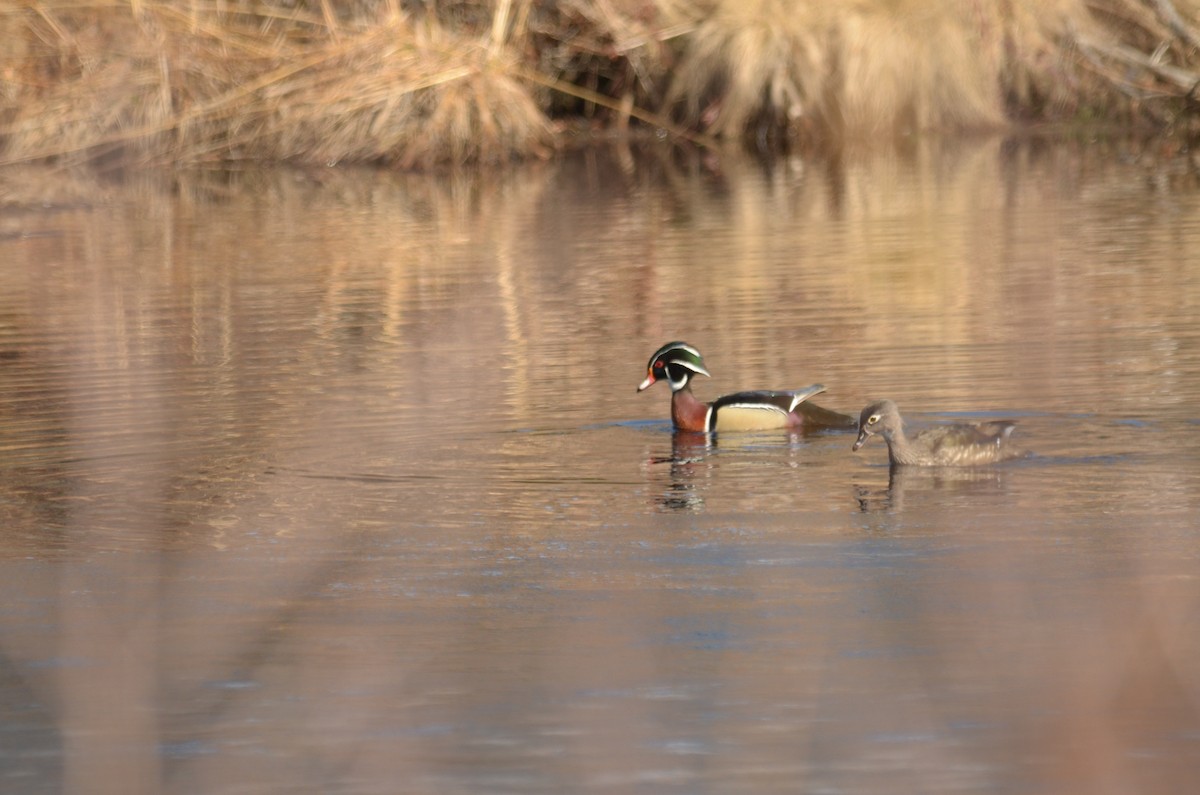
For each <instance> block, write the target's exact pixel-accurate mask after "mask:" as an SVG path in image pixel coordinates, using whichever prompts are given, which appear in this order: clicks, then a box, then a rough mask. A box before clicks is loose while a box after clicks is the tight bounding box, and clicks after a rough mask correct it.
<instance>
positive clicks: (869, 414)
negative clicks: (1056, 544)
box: [851, 400, 1028, 467]
mask: <svg viewBox="0 0 1200 795" xmlns="http://www.w3.org/2000/svg"><path fill="white" fill-rule="evenodd" d="M1015 427H1016V423H1013V422H1011V421H1009V420H997V421H993V422H980V423H959V424H957V425H942V426H939V427H937V428H930V429H928V430H925V431H921V432H920V433H916V434H914V435H913V436H912V438H911V439H910V438H909V437H908V436H906V435H905V434H904V420H903V419H902V418H901V417H900V409H898V408H896V404H895V403H893V402H892V401H890V400H881V401H879V402H878V403H872V404H871V405H869V406H867V407H866V408H865V409H863V410H862V414H860V415H859V418H858V439H857V440H856V441H855V442H854V446H853V447H852V448H851V449H853V450H855V451H857V450H858V448H860V447H862V446H863V445H864V444H866V442H867V439H868V438H869V437H871V436H874V435H875V434H879V435H880V436H882V437H883V440H884V441H885V442H887V446H888V458H889V459H890V460H891V462H892V466H922V467H938V466H944V467H969V466H981V465H984V464H995V463H997V462H999V461H1007V460H1009V459H1012V458H1023V457H1024V456H1026V455H1028V453H1027V452H1025V451H1024V450H1021V449H1020V448H1017V447H1014V446H1013V445H1012V444H1010V443H1009V440H1008V437H1009V436H1010V435H1011V434H1012V432H1013V428H1015Z"/></svg>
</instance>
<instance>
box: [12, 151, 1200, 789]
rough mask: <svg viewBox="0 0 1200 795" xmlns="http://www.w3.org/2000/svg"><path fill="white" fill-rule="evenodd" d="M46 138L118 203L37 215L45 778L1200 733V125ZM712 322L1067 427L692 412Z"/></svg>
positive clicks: (384, 770) (1147, 763)
mask: <svg viewBox="0 0 1200 795" xmlns="http://www.w3.org/2000/svg"><path fill="white" fill-rule="evenodd" d="M19 177H20V179H22V180H26V179H28V176H27V175H19ZM16 178H17V176H13V175H10V176H9V179H16ZM38 179H46V180H52V179H55V180H62V181H63V182H64V185H63V187H62V188H61V190H62V191H63V193H64V194H65V195H68V196H71V197H72V198H71V200H70V201H62V202H60V203H57V204H51V206H49V207H44V208H39V209H37V210H36V211H31V210H28V209H23V208H22V209H16V208H11V207H10V208H9V209H6V210H4V211H3V212H0V263H2V264H0V453H2V455H0V471H2V478H0V517H2V519H3V522H2V526H3V531H2V532H0V570H2V571H0V738H2V739H0V786H2V787H3V788H4V789H5V790H6V791H7V790H10V789H11V790H12V791H21V792H33V793H36V792H59V791H68V792H89V793H90V792H100V791H112V792H121V793H132V792H160V791H161V792H179V793H192V792H195V793H201V792H203V793H211V792H248V793H255V792H281V791H286V792H321V793H334V792H346V793H351V792H352V793H370V792H380V793H394V792H413V793H426V792H428V793H435V792H436V793H452V792H489V793H507V792H511V793H539V792H545V793H558V792H606V793H607V792H647V793H650V792H652V793H664V792H681V793H683V792H686V793H697V792H713V793H726V792H729V793H733V792H753V793H762V792H813V793H822V792H824V793H842V792H845V793H872V792H878V793H894V792H923V793H934V792H946V793H963V792H988V793H993V792H994V793H1026V792H1091V793H1107V792H1112V793H1118V792H1122V793H1123V792H1130V791H1142V792H1179V791H1184V790H1185V789H1186V788H1187V787H1189V786H1191V785H1192V783H1193V782H1194V781H1195V779H1196V776H1197V774H1200V675H1198V674H1197V671H1200V666H1197V665H1196V664H1195V660H1196V659H1197V658H1198V656H1200V622H1198V619H1197V616H1200V553H1198V549H1200V545H1198V543H1197V542H1198V540H1200V537H1198V536H1200V531H1198V529H1197V528H1198V524H1197V522H1196V520H1195V517H1196V515H1197V513H1198V510H1200V441H1198V438H1200V434H1198V431H1200V427H1198V420H1197V417H1198V416H1200V414H1198V413H1197V410H1196V407H1197V405H1198V404H1200V321H1198V319H1197V318H1198V316H1200V311H1198V310H1200V257H1198V256H1197V254H1196V252H1198V251H1200V189H1198V187H1200V180H1198V179H1197V176H1196V170H1195V168H1194V166H1193V165H1191V164H1189V163H1187V162H1184V161H1180V160H1178V159H1164V158H1161V157H1158V156H1152V155H1151V154H1148V153H1147V152H1146V151H1143V150H1141V149H1139V148H1137V147H1134V146H1116V145H1104V146H1100V145H1092V146H1081V145H1033V144H1020V145H1013V144H1010V145H1003V144H1001V143H995V142H984V143H979V144H972V145H969V146H966V145H964V146H960V147H951V148H946V149H940V150H918V151H914V152H912V153H909V154H907V155H904V156H894V155H893V156H883V155H876V156H861V157H859V156H848V157H847V158H846V159H844V160H842V161H841V162H838V163H836V164H825V163H820V162H802V161H796V162H791V163H781V164H778V165H776V166H774V167H771V168H763V167H760V166H757V165H752V164H748V163H741V162H737V161H733V160H715V159H691V158H688V157H684V156H679V155H678V154H666V153H630V152H625V151H621V150H615V151H612V152H609V151H597V152H591V153H588V154H586V155H580V156H573V157H569V158H564V159H563V160H561V161H555V162H552V163H546V164H539V165H534V166H530V167H522V168H520V169H514V170H513V171H511V172H508V173H504V174H497V175H488V176H486V177H485V176H480V175H470V176H460V177H429V176H405V175H396V174H391V173H387V172H375V171H368V170H340V169H331V170H328V171H319V172H304V171H273V172H261V173H255V172H247V173H240V174H235V175H211V174H200V173H196V174H187V175H183V176H182V177H180V178H179V179H178V180H168V179H166V178H164V177H161V176H154V175H137V176H131V177H130V178H129V179H128V180H127V181H124V182H121V183H119V184H116V183H111V182H110V183H105V184H101V183H99V182H93V181H91V178H89V177H86V176H81V175H61V174H42V175H40V176H39V177H38ZM71 180H77V181H78V182H77V183H75V182H71ZM80 196H82V197H83V198H82V199H80V198H78V197H80ZM677 338H682V339H686V340H688V341H690V342H691V343H693V344H694V345H696V346H698V347H699V348H700V349H701V350H702V351H703V352H704V354H705V358H706V362H707V365H708V367H709V369H710V371H711V372H712V373H713V378H711V379H702V380H701V381H698V382H697V383H696V385H695V388H696V391H697V393H698V394H699V395H700V396H701V397H704V398H712V397H715V396H717V395H718V394H720V393H722V392H724V391H733V390H736V389H743V388H783V387H798V386H802V385H805V384H809V383H813V382H821V383H824V384H826V385H827V387H828V391H827V393H826V394H824V395H822V396H821V397H820V398H819V400H818V402H821V403H822V404H823V405H826V406H829V407H831V408H837V409H840V410H843V411H847V412H851V413H855V414H857V412H858V410H859V409H860V408H861V407H862V406H863V405H865V404H866V403H867V402H869V401H870V400H873V399H876V398H879V397H890V398H892V399H894V400H896V401H897V402H898V403H899V404H900V406H901V408H902V409H903V410H904V411H905V413H906V416H908V417H909V418H910V420H911V421H912V422H913V424H926V423H937V422H946V421H954V420H961V419H981V418H986V417H1010V418H1016V419H1017V420H1018V421H1019V428H1018V431H1017V437H1016V438H1017V439H1019V440H1020V441H1021V443H1022V444H1024V445H1025V446H1027V447H1028V448H1030V449H1031V450H1033V451H1034V453H1035V455H1034V457H1032V458H1030V459H1028V460H1023V461H1019V462H1014V463H1012V464H1007V465H1004V466H1000V467H993V468H986V469H981V470H962V471H920V470H918V471H902V472H890V471H889V468H888V466H887V464H886V452H885V450H884V448H883V445H882V444H881V442H880V440H878V439H876V440H873V441H872V442H871V443H869V444H868V445H867V447H866V448H865V449H864V450H862V451H860V452H859V453H856V454H852V453H851V452H850V449H849V448H850V444H851V442H852V441H853V437H852V436H851V435H849V434H847V433H839V432H830V433H825V434H817V435H810V436H803V435H788V434H765V435H744V436H740V437H739V436H732V435H730V436H726V437H724V438H705V437H702V436H701V437H697V436H693V435H689V434H673V433H672V431H671V429H670V425H669V420H668V417H669V410H668V393H667V390H666V388H665V386H655V387H654V388H653V389H651V390H648V391H647V392H646V393H643V394H635V392H634V387H635V386H636V385H637V383H638V382H639V381H641V379H642V378H643V377H644V375H645V370H644V367H645V363H646V358H647V357H648V356H649V355H650V353H651V352H652V351H653V350H654V349H656V348H657V347H658V346H659V345H661V344H662V343H663V342H665V341H667V340H669V339H677Z"/></svg>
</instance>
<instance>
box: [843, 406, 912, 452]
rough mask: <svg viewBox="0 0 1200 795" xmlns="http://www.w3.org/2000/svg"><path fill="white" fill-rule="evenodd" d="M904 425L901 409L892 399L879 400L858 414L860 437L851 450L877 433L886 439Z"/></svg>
mask: <svg viewBox="0 0 1200 795" xmlns="http://www.w3.org/2000/svg"><path fill="white" fill-rule="evenodd" d="M901 427H903V420H901V418H900V409H899V408H897V406H896V404H895V403H893V402H892V401H890V400H878V401H876V402H874V403H872V404H871V405H869V406H867V407H866V408H865V409H863V410H862V413H860V414H859V415H858V439H856V440H855V442H854V446H853V447H851V448H850V449H851V450H858V448H860V447H862V446H863V445H864V444H866V442H867V439H868V438H869V437H871V436H874V435H875V434H877V433H880V434H883V437H884V438H885V439H887V438H889V437H890V436H891V434H892V433H894V432H896V431H898V430H900V428H901Z"/></svg>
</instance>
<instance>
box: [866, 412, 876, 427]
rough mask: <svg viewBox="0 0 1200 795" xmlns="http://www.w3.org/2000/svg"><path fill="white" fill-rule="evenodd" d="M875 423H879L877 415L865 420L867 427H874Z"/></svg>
mask: <svg viewBox="0 0 1200 795" xmlns="http://www.w3.org/2000/svg"><path fill="white" fill-rule="evenodd" d="M877 422H879V415H878V414H872V415H871V416H870V417H868V418H867V425H874V424H875V423H877Z"/></svg>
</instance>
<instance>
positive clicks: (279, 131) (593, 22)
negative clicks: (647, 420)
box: [0, 0, 1200, 168]
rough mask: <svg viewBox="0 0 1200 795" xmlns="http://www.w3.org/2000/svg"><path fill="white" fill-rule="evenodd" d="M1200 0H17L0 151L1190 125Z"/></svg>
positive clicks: (457, 157) (275, 152) (8, 18)
mask: <svg viewBox="0 0 1200 795" xmlns="http://www.w3.org/2000/svg"><path fill="white" fill-rule="evenodd" d="M1198 23H1200V0H1175V2H1171V0H1090V2H1085V0H979V1H978V2H972V3H963V2H961V0H858V1H857V2H849V3H839V4H831V3H817V2H812V3H795V2H787V1H786V0H707V1H706V2H698V3H683V2H678V0H643V1H642V2H638V1H637V0H598V1H597V2H585V0H562V2H555V3H549V2H540V1H538V2H535V0H494V2H488V3H483V2H471V1H470V0H461V1H460V2H448V3H439V4H428V5H426V4H417V3H412V4H411V5H409V4H402V3H400V1H399V0H386V2H367V0H361V1H360V2H358V3H350V4H334V3H331V2H329V0H313V1H312V2H307V3H305V2H298V3H295V2H287V0H263V2H248V1H243V2H235V1H233V0H229V1H228V2H224V3H209V2H202V1H201V0H24V1H22V0H16V2H9V3H7V4H6V5H3V6H0V162H2V163H15V162H29V161H37V160H44V159H55V160H57V161H88V162H104V161H106V160H109V159H115V160H118V161H119V162H121V163H128V162H130V161H134V162H142V163H196V162H202V161H229V160H236V159H255V160H290V161H298V162H307V163H321V164H324V163H336V162H344V161H355V162H376V163H386V164H394V165H397V166H400V167H403V168H420V167H429V166H432V165H436V164H440V163H466V162H496V161H503V160H508V159H511V158H516V157H527V156H537V155H540V154H545V153H547V152H549V151H551V150H552V149H553V148H554V147H555V146H556V145H558V144H559V143H560V142H561V140H562V138H563V135H562V131H563V130H566V129H571V130H579V129H581V128H584V129H599V130H601V131H609V130H614V131H618V132H623V131H624V129H625V126H626V125H628V124H629V122H630V120H631V119H636V120H641V121H642V122H645V123H648V124H649V125H651V126H654V127H657V128H660V129H665V130H667V131H668V132H669V133H671V134H673V135H677V136H683V137H690V138H692V139H694V140H701V141H703V140H706V137H707V136H711V137H712V138H713V139H727V140H741V141H744V142H747V143H749V144H751V145H753V146H756V147H758V148H761V149H763V150H766V151H775V150H778V149H781V148H789V147H797V146H830V145H835V146H836V145H839V144H840V143H841V142H843V141H846V140H855V139H876V138H879V137H889V136H897V135H909V134H912V133H919V132H928V131H961V130H965V129H975V128H995V127H998V126H1001V125H1004V124H1008V123H1012V122H1014V121H1052V122H1061V121H1088V122H1094V121H1098V120H1103V121H1106V122H1109V123H1119V124H1123V125H1130V126H1137V125H1153V126H1154V127H1155V128H1156V129H1159V130H1161V129H1171V130H1176V131H1178V130H1183V131H1186V132H1189V133H1190V132H1194V130H1193V127H1194V125H1195V120H1196V118H1197V109H1198V107H1200V97H1198V89H1197V83H1198V81H1200V25H1198Z"/></svg>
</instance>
